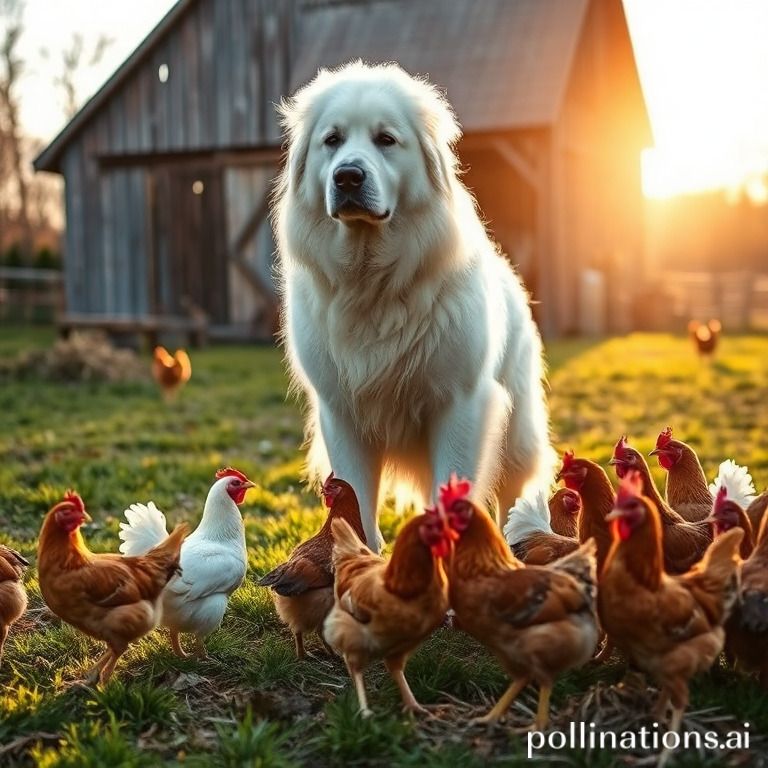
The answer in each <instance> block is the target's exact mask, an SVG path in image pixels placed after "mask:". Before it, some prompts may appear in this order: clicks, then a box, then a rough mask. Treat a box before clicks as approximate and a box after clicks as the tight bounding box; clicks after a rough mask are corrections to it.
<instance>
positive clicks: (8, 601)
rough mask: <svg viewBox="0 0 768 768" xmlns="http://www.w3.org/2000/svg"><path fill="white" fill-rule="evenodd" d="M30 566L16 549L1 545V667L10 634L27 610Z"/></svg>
mask: <svg viewBox="0 0 768 768" xmlns="http://www.w3.org/2000/svg"><path fill="white" fill-rule="evenodd" d="M28 565H29V562H28V561H27V560H25V559H24V558H23V557H22V556H21V555H20V554H19V553H18V552H17V551H16V550H15V549H11V548H10V547H6V546H4V545H3V544H0V665H2V663H3V648H4V647H5V641H6V639H7V638H8V632H9V630H10V629H11V627H12V626H13V625H14V624H15V623H16V622H17V621H18V620H19V619H20V618H21V617H22V616H23V615H24V611H26V610H27V590H26V589H25V588H24V571H25V570H26V568H27V566H28Z"/></svg>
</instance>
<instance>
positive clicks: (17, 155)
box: [0, 0, 33, 262]
mask: <svg viewBox="0 0 768 768" xmlns="http://www.w3.org/2000/svg"><path fill="white" fill-rule="evenodd" d="M23 15H24V3H23V0H0V20H1V21H2V22H3V23H2V26H3V27H4V32H3V35H2V38H1V39H0V121H2V128H1V129H0V131H1V132H2V134H3V138H4V143H5V144H6V147H7V150H8V155H9V159H10V166H11V173H12V177H13V180H14V182H15V186H16V196H17V200H16V203H17V209H18V220H19V224H20V225H21V231H22V243H21V245H22V253H23V257H24V259H25V261H27V262H29V261H31V258H32V249H33V234H32V226H31V223H30V220H29V185H28V177H27V173H26V168H25V163H24V140H23V136H22V131H21V125H20V116H19V94H18V88H17V86H18V84H19V80H20V78H21V75H22V73H23V71H24V62H23V61H22V60H21V58H20V57H19V55H18V52H17V46H18V43H19V39H20V38H21V35H22V32H23V30H24V27H23Z"/></svg>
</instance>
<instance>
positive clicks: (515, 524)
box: [504, 490, 552, 546]
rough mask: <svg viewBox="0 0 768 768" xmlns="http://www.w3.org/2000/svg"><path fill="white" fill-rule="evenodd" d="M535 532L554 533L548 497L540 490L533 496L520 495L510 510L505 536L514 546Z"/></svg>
mask: <svg viewBox="0 0 768 768" xmlns="http://www.w3.org/2000/svg"><path fill="white" fill-rule="evenodd" d="M534 533H552V524H551V516H550V513H549V505H548V504H547V497H546V494H545V492H544V491H543V490H538V491H536V493H535V494H534V495H533V497H532V498H529V497H520V498H519V499H517V501H515V503H514V505H513V506H512V507H511V508H510V510H509V515H508V516H507V524H506V525H505V526H504V537H505V538H506V540H507V543H508V544H509V545H510V546H514V545H515V544H518V543H519V542H521V541H523V540H524V539H526V538H527V537H528V536H531V535H533V534H534Z"/></svg>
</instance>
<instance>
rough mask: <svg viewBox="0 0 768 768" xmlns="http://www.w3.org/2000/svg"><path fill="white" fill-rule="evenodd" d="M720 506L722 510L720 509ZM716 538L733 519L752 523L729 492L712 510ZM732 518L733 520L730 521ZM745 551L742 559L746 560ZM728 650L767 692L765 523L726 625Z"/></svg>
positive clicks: (723, 493) (767, 543) (767, 556)
mask: <svg viewBox="0 0 768 768" xmlns="http://www.w3.org/2000/svg"><path fill="white" fill-rule="evenodd" d="M718 506H719V509H718ZM713 517H714V518H715V528H716V536H718V537H719V536H721V535H722V534H723V532H726V531H728V530H730V529H731V528H730V527H729V526H731V524H732V523H733V520H734V517H735V518H738V520H739V521H740V525H743V526H746V530H747V534H746V535H745V538H747V537H748V536H750V535H751V523H750V522H749V518H748V517H747V516H746V514H745V513H744V510H743V509H742V508H741V507H740V506H739V505H738V504H737V503H735V502H734V501H733V500H732V499H729V498H728V494H727V491H726V489H722V490H721V492H720V494H718V499H717V501H716V502H715V509H714V510H713ZM728 518H730V520H728ZM743 553H744V549H743V548H742V557H744V554H743ZM725 631H726V641H725V649H726V652H727V654H728V657H729V658H731V659H733V660H734V661H735V662H736V666H737V667H738V668H740V669H743V670H744V671H746V672H757V673H758V677H759V680H760V685H762V687H763V688H766V689H768V523H766V520H763V522H762V524H761V526H760V529H759V532H758V535H757V542H756V544H755V545H754V549H753V550H752V552H751V553H750V554H749V556H748V557H747V558H745V560H744V562H743V563H742V564H741V581H740V586H739V599H738V601H737V603H736V607H735V608H734V610H733V613H732V615H731V617H730V618H729V619H728V623H727V624H726V625H725Z"/></svg>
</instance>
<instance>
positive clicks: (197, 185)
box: [192, 179, 205, 195]
mask: <svg viewBox="0 0 768 768" xmlns="http://www.w3.org/2000/svg"><path fill="white" fill-rule="evenodd" d="M204 191H205V184H203V182H202V181H200V179H196V180H195V181H193V182H192V194H193V195H202V194H203V192H204Z"/></svg>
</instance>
